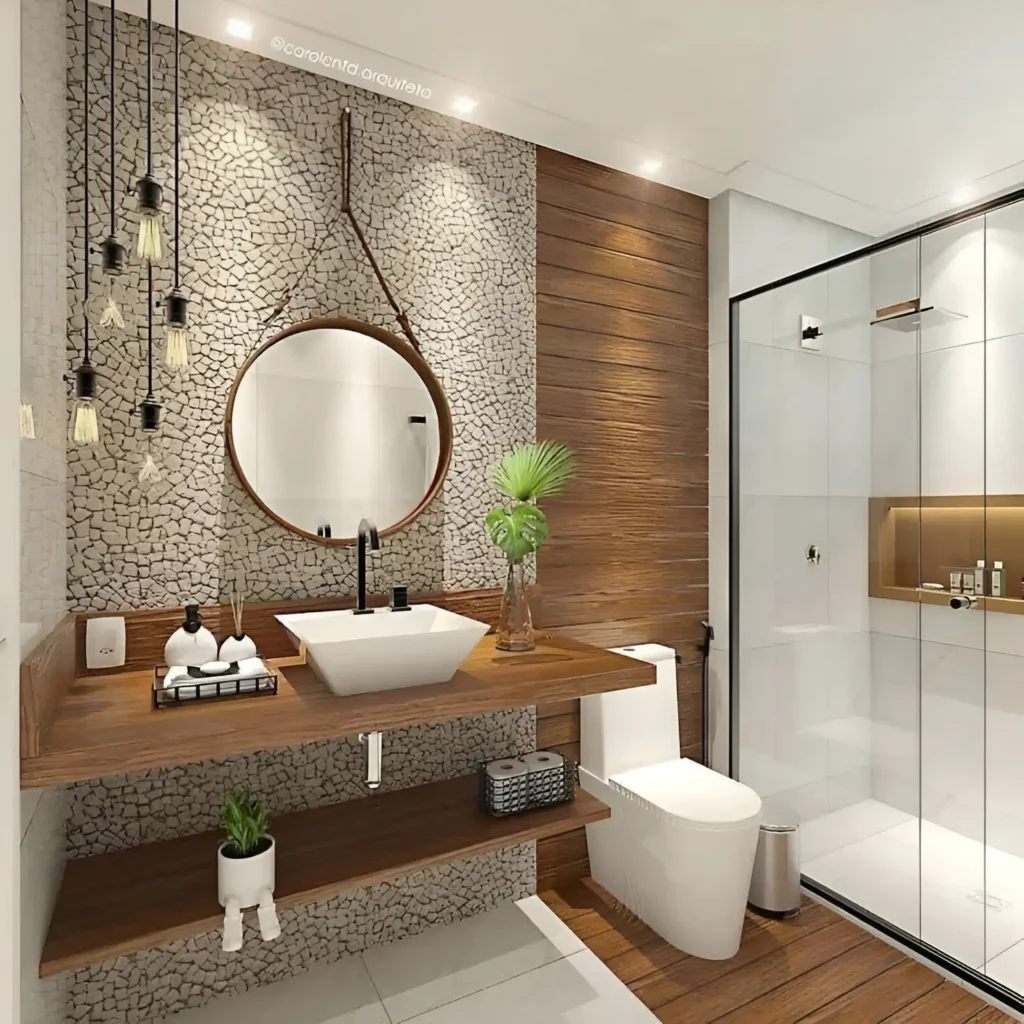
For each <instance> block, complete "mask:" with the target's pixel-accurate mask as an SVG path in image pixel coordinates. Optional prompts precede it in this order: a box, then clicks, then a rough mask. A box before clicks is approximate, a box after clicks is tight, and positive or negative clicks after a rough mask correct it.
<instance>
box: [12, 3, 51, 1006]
mask: <svg viewBox="0 0 1024 1024" xmlns="http://www.w3.org/2000/svg"><path fill="white" fill-rule="evenodd" d="M4 2H5V3H6V4H8V5H10V4H11V3H12V2H13V3H14V4H15V6H16V5H17V4H16V0H4ZM20 14H21V33H20V42H21V48H20V56H21V68H20V92H21V109H20V125H19V123H18V121H15V122H14V125H15V127H14V128H13V129H11V130H10V131H8V132H6V138H7V140H8V145H7V146H5V148H4V155H3V157H2V159H3V160H4V161H5V162H6V161H7V160H8V159H10V158H11V157H12V156H13V158H14V159H15V160H16V161H17V162H18V168H19V172H20V179H21V180H20V186H19V184H18V182H17V179H15V181H14V183H13V186H12V187H13V189H14V197H13V202H12V207H13V209H11V210H9V211H7V215H6V216H5V217H4V220H3V223H5V224H6V225H18V226H19V227H20V246H19V247H18V248H19V251H18V254H17V255H18V257H20V263H21V275H20V295H19V294H18V291H17V286H18V284H19V277H18V274H17V272H16V271H12V272H11V273H9V274H4V275H3V278H2V281H3V284H2V287H8V285H9V284H10V285H12V286H13V287H14V288H15V289H16V290H15V292H14V297H13V298H12V299H10V300H9V301H7V302H6V303H5V308H6V309H8V310H12V309H14V310H17V309H20V312H21V324H20V329H19V327H18V325H16V324H11V323H10V321H9V319H8V323H7V331H6V333H5V335H4V337H5V339H6V340H7V341H9V342H10V343H11V344H12V345H16V339H18V337H19V335H20V338H21V345H20V372H19V369H18V366H17V359H18V356H19V353H18V352H10V353H9V352H5V353H4V360H5V371H6V372H5V374H4V376H3V381H4V383H3V385H2V387H3V388H4V391H3V397H2V399H0V402H2V405H0V409H2V410H3V417H4V420H5V422H8V423H10V421H9V419H8V416H9V413H8V402H9V401H10V402H13V403H17V402H18V400H19V399H18V394H17V391H18V387H19V383H20V390H21V396H22V398H23V399H24V400H25V401H27V402H30V403H31V404H32V407H33V412H34V418H35V427H36V438H35V439H34V440H22V441H21V442H20V445H19V442H18V441H17V440H16V438H17V434H16V433H15V432H14V428H13V427H10V428H9V431H8V430H7V429H5V430H4V431H3V444H5V445H6V444H7V443H8V439H9V438H10V443H11V446H12V447H11V450H12V453H16V454H14V455H12V457H11V458H10V459H7V458H4V459H0V464H2V465H3V467H4V468H3V470H0V472H4V473H6V472H8V471H9V469H13V470H16V471H17V475H18V478H17V481H16V482H13V483H11V482H9V481H8V480H6V479H5V480H4V481H3V485H4V486H3V490H4V493H5V494H7V495H12V494H13V495H15V496H16V497H15V499H14V500H13V501H11V502H9V503H5V504H4V508H3V513H0V515H3V516H7V515H14V516H15V517H16V521H15V522H14V523H13V524H9V523H7V522H6V521H2V522H0V534H2V535H3V537H4V542H5V545H6V543H7V540H8V538H12V537H13V543H14V551H15V552H17V551H18V547H19V541H18V528H19V522H18V520H20V530H21V541H22V543H21V544H20V549H21V550H20V560H21V562H20V568H21V572H20V576H21V580H20V587H19V585H18V572H17V571H14V572H8V570H7V563H6V555H7V552H6V547H5V551H4V555H3V556H2V558H0V566H2V569H0V576H2V578H3V587H4V588H5V590H4V598H3V600H4V601H5V602H6V599H7V591H6V588H7V587H8V586H9V585H13V587H14V594H15V600H16V602H17V603H16V604H15V610H16V611H17V610H18V609H20V615H19V619H20V623H21V628H20V637H19V639H18V641H14V640H12V641H11V643H10V644H9V645H8V646H9V647H10V652H9V655H6V656H10V657H11V660H12V662H13V665H12V667H11V668H10V672H11V680H10V685H9V686H7V685H5V687H4V693H5V694H9V695H11V698H12V703H13V708H5V709H4V713H3V716H2V720H3V722H4V723H5V730H8V731H7V732H5V737H6V738H5V740H4V753H5V755H6V754H7V746H6V744H7V743H8V742H10V744H11V752H12V755H13V758H14V761H13V772H14V774H13V775H12V776H11V778H10V779H8V777H7V775H6V773H5V774H4V776H3V784H4V785H5V786H6V785H8V783H9V784H10V785H11V786H12V787H13V799H14V801H15V805H14V807H15V821H16V822H17V824H15V825H12V826H11V827H10V828H7V827H4V828H3V834H4V835H5V836H10V837H12V841H17V840H20V843H21V849H20V857H19V858H18V860H19V861H20V875H21V878H20V885H19V883H18V880H17V872H15V875H14V885H15V889H14V892H15V893H19V892H20V917H21V920H20V927H15V928H13V929H9V928H7V927H6V926H5V927H3V928H2V934H3V939H0V941H7V940H8V937H9V936H20V949H19V953H20V961H21V963H20V972H18V971H17V969H16V973H15V975H14V977H15V978H18V974H19V973H20V979H19V980H20V985H18V989H19V992H18V995H19V997H20V1016H18V1015H14V1016H11V1017H8V1016H7V1015H6V1012H0V1020H4V1021H6V1020H11V1021H15V1020H20V1021H21V1022H22V1024H61V1022H63V1020H64V1002H63V1000H62V999H61V998H60V984H61V983H60V981H59V980H58V979H55V978H51V979H47V980H46V981H42V980H41V979H40V978H39V958H40V953H41V952H42V946H43V940H44V939H45V937H46V930H47V928H48V926H49V922H50V915H51V913H52V910H53V903H54V900H55V899H56V895H57V890H58V888H59V886H60V879H61V873H62V871H63V866H64V834H63V823H64V806H65V803H64V797H63V791H62V790H60V789H49V790H34V791H28V792H24V793H21V794H20V799H19V794H18V777H17V770H18V762H17V752H18V750H17V748H18V737H17V722H18V706H17V702H18V688H17V661H18V655H19V653H20V656H21V657H24V656H25V655H26V654H28V653H29V651H30V650H31V648H32V647H33V646H34V645H35V644H36V643H37V642H38V639H39V638H40V637H41V636H45V635H46V633H48V632H49V631H50V630H51V629H52V628H53V626H54V625H55V624H56V623H57V622H58V621H59V620H60V618H61V617H62V616H63V615H64V609H65V588H66V578H65V577H66V508H67V498H66V490H65V474H66V465H65V448H66V441H65V438H66V431H67V426H66V424H67V416H68V404H67V392H66V389H65V384H64V381H63V372H64V366H65V360H66V355H65V345H66V339H65V322H66V301H67V300H66V264H67V253H66V245H67V241H66V237H67V235H66V224H65V219H66V204H67V172H66V164H67V160H66V132H65V122H66V114H65V99H66V96H65V93H66V89H67V77H66V69H65V53H66V46H67V44H66V21H65V19H66V16H67V8H66V5H65V4H64V2H63V0H21V11H20ZM16 17H17V16H16V15H15V19H16ZM4 24H5V28H6V29H7V30H8V33H7V34H5V37H4V38H5V40H8V39H10V40H13V41H14V43H15V45H17V41H18V38H19V32H18V28H17V22H16V20H15V21H14V23H13V24H11V23H10V22H9V21H8V20H7V19H5V23H4ZM3 67H4V74H5V75H6V74H7V73H8V72H9V71H10V70H11V68H12V67H15V68H16V61H13V60H11V61H10V62H8V60H4V61H3ZM14 83H15V84H17V83H18V74H17V71H15V78H14ZM11 95H12V96H13V97H16V96H17V95H18V91H17V89H16V88H14V87H12V90H11ZM4 97H5V99H6V97H7V93H6V91H5V92H4ZM14 106H15V111H16V116H18V112H17V104H16V103H15V104H14ZM18 139H20V143H21V145H20V151H19V148H18V146H17V145H16V144H15V140H18ZM2 196H3V200H4V201H5V202H6V201H7V199H8V195H7V182H6V181H5V182H4V185H3V191H2ZM19 206H20V209H19ZM11 238H13V240H14V242H15V245H16V246H18V230H17V229H15V230H13V231H11V232H10V233H7V232H6V231H5V234H4V245H5V246H6V244H7V242H8V240H9V239H11ZM8 391H11V392H13V394H9V393H8ZM12 408H13V406H12ZM15 445H19V447H14V446H15ZM19 449H20V450H19ZM19 493H20V500H19V499H18V497H17V496H18V495H19ZM19 508H20V516H19V515H18V512H17V510H18V509H19ZM15 558H17V554H16V555H15ZM15 568H17V565H16V566H15ZM12 581H13V582H12ZM4 615H5V618H6V610H5V612H4ZM3 671H4V673H5V677H6V673H7V671H8V669H7V666H6V665H5V666H4V668H3ZM5 682H6V678H5ZM5 765H6V760H5ZM5 821H6V819H5ZM16 852H17V849H16ZM5 884H6V879H5ZM3 1009H4V1010H6V1007H4V1008H3Z"/></svg>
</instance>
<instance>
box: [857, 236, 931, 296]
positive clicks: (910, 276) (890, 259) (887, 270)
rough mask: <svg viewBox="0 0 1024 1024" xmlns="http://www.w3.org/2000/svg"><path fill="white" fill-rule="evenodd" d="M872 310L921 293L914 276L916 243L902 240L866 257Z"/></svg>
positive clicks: (916, 252)
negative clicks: (869, 267)
mask: <svg viewBox="0 0 1024 1024" xmlns="http://www.w3.org/2000/svg"><path fill="white" fill-rule="evenodd" d="M869 260H870V264H871V305H872V307H873V310H872V311H875V310H879V309H882V308H883V307H885V306H894V305H895V304H896V303H897V302H906V301H908V300H909V299H916V298H918V296H919V295H920V294H921V292H920V286H919V283H918V282H919V276H918V243H917V241H916V240H912V241H909V242H904V243H902V244H901V245H896V246H893V247H892V248H891V249H884V250H883V251H882V252H879V253H875V254H874V255H873V256H870V257H869Z"/></svg>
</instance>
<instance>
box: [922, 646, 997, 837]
mask: <svg viewBox="0 0 1024 1024" xmlns="http://www.w3.org/2000/svg"><path fill="white" fill-rule="evenodd" d="M921 815H922V817H924V818H925V819H927V820H928V821H931V822H934V823H935V824H936V825H941V826H942V827H943V828H948V829H950V830H951V831H953V832H957V833H959V834H960V835H963V836H967V837H969V838H971V839H975V840H977V841H978V842H984V835H985V654H984V652H983V651H981V650H975V649H971V648H967V647H956V646H954V645H953V644H943V643H933V642H930V641H922V643H921Z"/></svg>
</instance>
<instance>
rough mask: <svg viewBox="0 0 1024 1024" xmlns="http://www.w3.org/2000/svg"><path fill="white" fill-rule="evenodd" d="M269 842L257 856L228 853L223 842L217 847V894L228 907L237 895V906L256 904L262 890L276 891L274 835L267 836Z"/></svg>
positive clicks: (224, 905) (263, 891) (265, 891)
mask: <svg viewBox="0 0 1024 1024" xmlns="http://www.w3.org/2000/svg"><path fill="white" fill-rule="evenodd" d="M266 838H267V839H269V840H270V846H269V848H268V849H266V850H264V851H263V852H262V853H257V854H256V856H255V857H226V856H225V855H224V847H225V846H226V845H227V843H221V844H220V846H219V847H218V848H217V898H218V899H219V900H220V905H221V906H222V907H226V906H227V905H228V901H229V900H231V899H235V900H237V901H238V906H239V907H242V908H243V909H244V908H245V907H255V906H257V905H258V904H259V902H260V899H261V896H262V894H263V893H267V892H269V893H270V895H273V894H274V882H275V872H274V869H275V857H274V854H275V853H276V846H275V843H274V837H273V836H267V837H266Z"/></svg>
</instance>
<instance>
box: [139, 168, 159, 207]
mask: <svg viewBox="0 0 1024 1024" xmlns="http://www.w3.org/2000/svg"><path fill="white" fill-rule="evenodd" d="M135 192H136V195H138V197H139V212H140V213H159V212H160V207H161V205H162V204H163V201H164V190H163V187H162V186H161V185H160V182H158V181H157V180H156V178H154V177H153V175H152V174H144V175H143V176H142V177H141V178H139V180H138V181H137V182H136V183H135Z"/></svg>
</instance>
